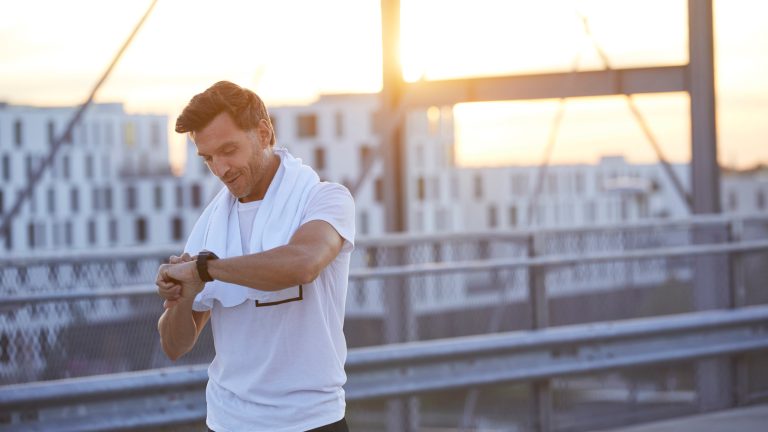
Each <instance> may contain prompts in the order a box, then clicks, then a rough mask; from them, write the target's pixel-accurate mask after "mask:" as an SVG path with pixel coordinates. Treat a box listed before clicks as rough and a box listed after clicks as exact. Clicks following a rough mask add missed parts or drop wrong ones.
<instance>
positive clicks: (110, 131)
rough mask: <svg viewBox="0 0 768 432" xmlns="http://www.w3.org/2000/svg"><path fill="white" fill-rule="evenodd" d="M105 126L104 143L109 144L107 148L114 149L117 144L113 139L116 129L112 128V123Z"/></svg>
mask: <svg viewBox="0 0 768 432" xmlns="http://www.w3.org/2000/svg"><path fill="white" fill-rule="evenodd" d="M104 126H105V127H104V141H105V142H106V143H107V146H109V147H112V146H113V145H114V144H115V142H114V138H113V135H114V127H113V126H112V123H110V122H106V124H105V125H104Z"/></svg>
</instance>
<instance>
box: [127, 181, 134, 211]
mask: <svg viewBox="0 0 768 432" xmlns="http://www.w3.org/2000/svg"><path fill="white" fill-rule="evenodd" d="M125 208H126V209H128V210H136V188H135V187H133V186H128V187H126V188H125Z"/></svg>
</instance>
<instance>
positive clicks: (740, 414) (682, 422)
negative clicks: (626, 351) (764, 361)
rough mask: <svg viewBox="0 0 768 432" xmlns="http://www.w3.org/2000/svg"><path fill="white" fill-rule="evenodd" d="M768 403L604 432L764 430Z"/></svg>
mask: <svg viewBox="0 0 768 432" xmlns="http://www.w3.org/2000/svg"><path fill="white" fill-rule="evenodd" d="M766 425H768V404H764V405H755V406H750V407H746V408H737V409H732V410H727V411H720V412H716V413H711V414H701V415H696V416H690V417H683V418H679V419H673V420H664V421H659V422H653V423H647V424H643V425H638V426H630V427H622V428H618V429H611V430H610V431H603V432H689V431H696V432H732V431H739V432H762V431H765V430H767V429H766V427H768V426H766Z"/></svg>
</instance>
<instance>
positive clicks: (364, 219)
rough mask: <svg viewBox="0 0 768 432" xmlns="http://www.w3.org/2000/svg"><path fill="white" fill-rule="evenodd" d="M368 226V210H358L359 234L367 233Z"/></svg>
mask: <svg viewBox="0 0 768 432" xmlns="http://www.w3.org/2000/svg"><path fill="white" fill-rule="evenodd" d="M369 229H370V227H369V221H368V212H366V211H361V212H360V234H362V235H367V234H368V230H369Z"/></svg>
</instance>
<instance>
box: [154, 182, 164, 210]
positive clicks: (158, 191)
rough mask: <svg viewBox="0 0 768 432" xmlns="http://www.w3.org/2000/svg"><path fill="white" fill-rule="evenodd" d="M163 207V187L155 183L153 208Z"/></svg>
mask: <svg viewBox="0 0 768 432" xmlns="http://www.w3.org/2000/svg"><path fill="white" fill-rule="evenodd" d="M162 208H163V187H162V186H161V185H155V210H160V209H162Z"/></svg>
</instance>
